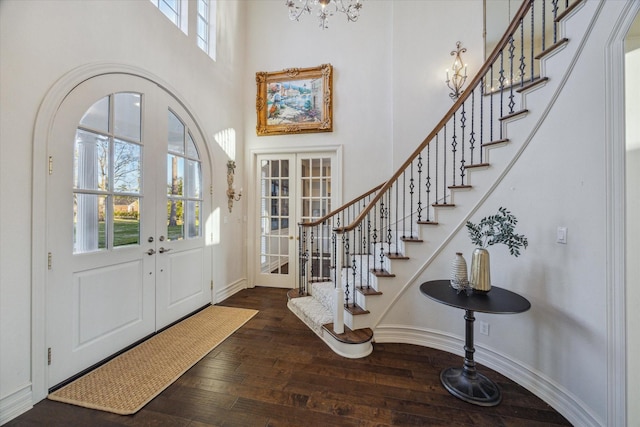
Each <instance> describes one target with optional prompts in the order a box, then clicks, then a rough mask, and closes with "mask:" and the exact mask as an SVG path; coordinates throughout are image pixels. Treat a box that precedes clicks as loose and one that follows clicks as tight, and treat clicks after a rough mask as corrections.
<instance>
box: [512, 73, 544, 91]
mask: <svg viewBox="0 0 640 427" xmlns="http://www.w3.org/2000/svg"><path fill="white" fill-rule="evenodd" d="M548 81H549V77H542V78H539V79H535V80H534V81H532V82H529V83H526V84H524V85H522V86H521V87H519V88H518V89H517V90H516V92H518V93H522V92H526V91H527V90H529V89H532V88H534V87H536V86H538V85H541V84H542V83H546V82H548Z"/></svg>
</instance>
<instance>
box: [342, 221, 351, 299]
mask: <svg viewBox="0 0 640 427" xmlns="http://www.w3.org/2000/svg"><path fill="white" fill-rule="evenodd" d="M342 247H343V248H344V254H345V263H344V264H343V268H344V269H345V272H344V273H345V274H344V279H345V280H344V282H345V283H344V301H345V304H344V305H345V307H349V270H348V269H349V266H350V265H351V257H350V255H351V254H350V253H349V232H344V233H342ZM340 280H342V272H340Z"/></svg>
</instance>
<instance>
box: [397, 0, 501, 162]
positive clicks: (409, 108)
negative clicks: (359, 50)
mask: <svg viewBox="0 0 640 427" xmlns="http://www.w3.org/2000/svg"><path fill="white" fill-rule="evenodd" d="M481 16H482V2H480V1H454V2H452V1H448V0H440V1H434V0H432V1H422V0H408V1H407V0H405V1H400V2H394V7H393V47H392V52H393V70H392V72H393V78H392V87H393V90H392V95H393V123H392V125H393V152H392V157H393V166H394V171H395V169H397V168H398V167H399V166H400V165H402V163H404V161H405V160H406V159H407V158H408V157H409V156H410V155H411V153H413V151H414V150H415V149H416V147H417V146H418V144H420V143H421V142H422V141H423V140H424V138H425V137H426V136H427V135H428V134H429V132H431V131H432V130H433V128H434V127H435V126H436V124H437V123H438V121H440V119H441V118H442V117H443V116H444V114H445V113H446V112H447V111H448V110H449V109H450V108H451V106H452V105H453V102H452V100H451V98H449V93H450V92H451V91H450V90H449V88H448V87H447V85H446V83H445V80H446V73H445V70H447V69H449V70H450V69H451V65H452V64H453V59H454V57H453V56H451V51H453V50H455V49H456V42H458V41H460V42H461V46H462V47H463V48H466V49H467V51H466V52H465V53H463V54H462V55H461V56H462V60H463V61H464V63H465V64H467V65H468V75H469V79H468V80H469V81H470V80H471V79H472V78H473V76H474V75H475V73H476V72H477V70H478V69H479V68H480V66H482V64H483V62H484V57H483V44H484V41H483V38H482V18H480V19H479V17H481ZM451 17H455V20H453V19H451ZM443 21H446V22H447V24H443ZM507 25H508V23H506V22H505V23H504V28H502V30H505V29H506V27H507ZM496 30H497V29H496Z"/></svg>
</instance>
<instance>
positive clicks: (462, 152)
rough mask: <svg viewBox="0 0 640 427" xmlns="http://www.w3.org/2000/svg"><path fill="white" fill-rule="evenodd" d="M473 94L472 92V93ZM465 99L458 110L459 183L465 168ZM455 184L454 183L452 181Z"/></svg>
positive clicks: (463, 176)
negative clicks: (459, 142)
mask: <svg viewBox="0 0 640 427" xmlns="http://www.w3.org/2000/svg"><path fill="white" fill-rule="evenodd" d="M472 95H473V94H472ZM465 105H466V101H465V102H463V103H462V111H461V112H460V137H461V139H462V142H461V145H462V150H461V156H460V157H461V159H460V168H459V169H460V185H464V178H465V172H466V169H465V167H464V164H465V161H464V131H465V127H466V124H467V112H466V110H465ZM454 184H455V183H454Z"/></svg>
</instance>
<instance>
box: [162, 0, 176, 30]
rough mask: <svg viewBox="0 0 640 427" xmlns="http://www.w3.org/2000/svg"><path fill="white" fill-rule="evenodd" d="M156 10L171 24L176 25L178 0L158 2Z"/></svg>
mask: <svg viewBox="0 0 640 427" xmlns="http://www.w3.org/2000/svg"><path fill="white" fill-rule="evenodd" d="M158 8H159V9H160V10H161V11H162V13H164V15H165V16H166V17H167V18H169V19H170V20H171V22H173V23H174V24H176V25H178V21H179V20H178V16H179V14H178V0H159V2H158Z"/></svg>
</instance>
